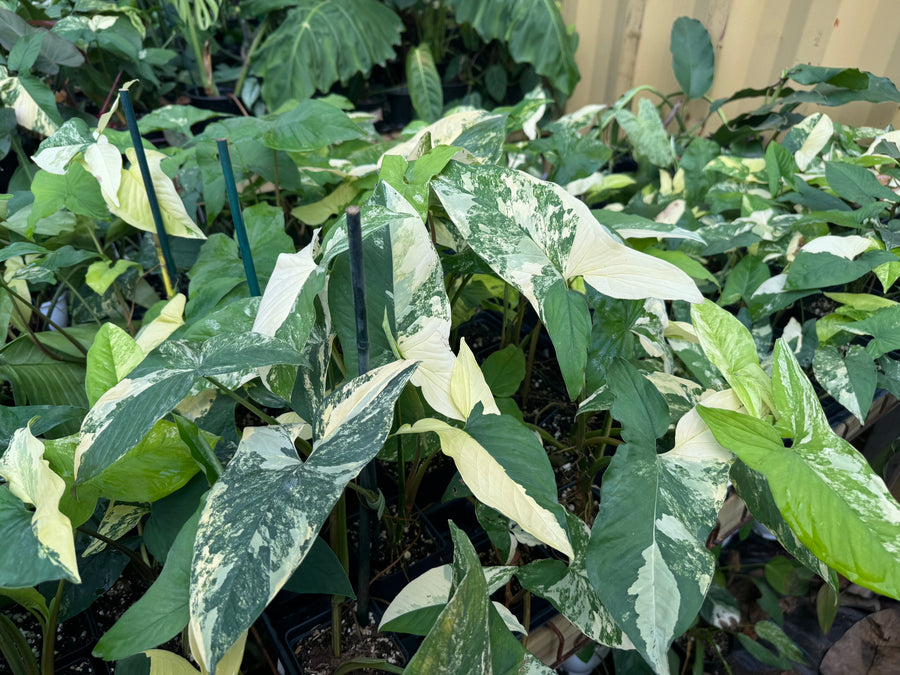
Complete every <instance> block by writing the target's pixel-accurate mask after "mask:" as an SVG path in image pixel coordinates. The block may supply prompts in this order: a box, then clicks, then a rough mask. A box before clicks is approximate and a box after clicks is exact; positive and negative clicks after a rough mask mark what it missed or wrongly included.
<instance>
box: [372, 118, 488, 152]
mask: <svg viewBox="0 0 900 675" xmlns="http://www.w3.org/2000/svg"><path fill="white" fill-rule="evenodd" d="M505 125H506V115H495V114H493V113H489V112H487V111H485V110H463V111H461V112H458V113H453V114H452V115H447V116H446V117H442V118H441V119H439V120H438V121H437V122H435V123H434V124H430V125H429V126H427V127H425V128H423V129H420V130H419V131H418V132H416V134H415V136H413V137H412V138H410V139H409V140H408V141H404V142H403V143H399V144H398V145H395V146H394V147H393V148H391V149H390V150H388V151H387V152H386V153H384V154H386V155H400V156H401V157H403V158H405V159H408V160H413V159H418V158H419V157H420V156H421V155H423V154H425V153H426V152H428V151H429V150H432V149H434V148H436V147H437V146H439V145H455V146H457V147H460V148H465V149H466V150H467V151H468V152H469V153H471V155H472V157H473V158H475V159H476V160H478V161H480V162H495V161H497V159H499V157H500V155H501V152H502V147H503V141H504V140H505V139H506V127H505Z"/></svg>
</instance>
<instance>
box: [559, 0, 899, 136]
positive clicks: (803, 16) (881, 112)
mask: <svg viewBox="0 0 900 675" xmlns="http://www.w3.org/2000/svg"><path fill="white" fill-rule="evenodd" d="M562 8H563V14H564V16H565V18H566V21H567V23H570V24H574V25H575V28H576V30H577V31H578V33H579V37H580V39H579V46H578V53H577V55H576V59H577V61H578V67H579V68H580V69H581V82H579V83H578V86H577V87H576V89H575V92H574V94H573V96H572V98H571V99H570V101H569V105H568V108H569V109H570V110H574V109H576V108H578V107H580V106H582V105H585V104H587V103H611V102H612V101H614V100H615V99H616V98H618V97H619V96H621V95H622V94H623V93H625V92H626V91H628V90H629V89H630V88H632V87H634V86H637V85H641V84H651V85H653V86H655V87H657V88H658V89H660V90H661V91H663V92H664V93H671V92H674V91H677V90H678V89H679V87H678V84H677V82H676V81H675V77H674V75H673V74H672V57H671V53H670V52H669V35H670V32H671V30H672V23H673V22H674V21H675V19H677V18H678V17H679V16H690V17H693V18H695V19H698V20H700V21H701V22H702V23H703V25H704V26H706V29H707V30H708V31H709V33H710V36H711V38H712V42H713V47H714V48H715V52H716V77H715V81H714V82H713V87H712V89H711V91H710V92H709V94H710V96H711V97H712V98H713V99H716V98H721V97H724V96H728V95H730V94H731V93H733V92H735V91H737V90H739V89H743V88H745V87H756V88H759V87H763V86H765V85H768V84H772V83H773V82H775V81H777V80H778V78H779V77H780V76H781V73H782V71H784V70H786V69H788V68H790V67H791V66H794V65H796V64H797V63H810V64H813V65H823V66H843V67H858V68H861V69H862V70H867V71H870V72H872V73H874V74H875V75H882V76H886V77H889V78H891V80H892V81H893V82H894V83H895V84H898V85H900V0H562ZM759 103H761V100H760V99H751V100H750V101H748V102H741V103H735V104H730V105H729V106H727V107H726V108H725V112H726V114H728V115H729V116H733V115H735V114H737V113H738V112H741V111H743V110H748V109H752V108H753V107H755V105H759ZM804 110H806V111H811V110H812V108H807V109H804ZM704 112H705V104H697V103H695V104H692V106H691V107H690V108H689V114H690V116H691V117H693V118H696V116H697V115H701V114H703V113H704ZM828 113H829V115H831V116H832V117H833V118H834V119H836V120H838V121H841V122H845V123H849V124H855V125H869V126H876V127H885V126H887V125H888V124H890V123H892V124H894V126H900V107H898V106H897V105H894V104H891V103H882V104H877V105H875V104H868V103H853V104H850V105H846V106H843V107H841V108H831V109H828Z"/></svg>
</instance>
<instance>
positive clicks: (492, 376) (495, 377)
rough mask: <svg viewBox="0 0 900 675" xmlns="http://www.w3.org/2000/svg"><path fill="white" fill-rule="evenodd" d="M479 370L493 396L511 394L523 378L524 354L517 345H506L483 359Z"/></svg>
mask: <svg viewBox="0 0 900 675" xmlns="http://www.w3.org/2000/svg"><path fill="white" fill-rule="evenodd" d="M481 372H482V373H483V374H484V379H485V381H486V382H487V385H488V386H489V387H490V388H491V393H492V394H493V395H494V396H512V395H513V394H515V393H516V391H517V390H518V389H519V385H520V384H522V380H523V379H525V354H523V353H522V350H521V349H520V348H519V347H516V346H515V345H507V346H506V348H504V349H501V350H500V351H497V352H494V353H493V354H491V355H490V356H488V357H487V358H486V359H485V361H484V363H483V364H481Z"/></svg>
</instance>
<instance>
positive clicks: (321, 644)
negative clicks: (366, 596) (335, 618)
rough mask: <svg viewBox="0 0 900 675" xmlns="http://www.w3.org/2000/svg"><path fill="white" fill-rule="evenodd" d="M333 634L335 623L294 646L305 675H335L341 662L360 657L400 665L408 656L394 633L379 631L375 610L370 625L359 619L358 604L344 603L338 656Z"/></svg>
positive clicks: (367, 672)
mask: <svg viewBox="0 0 900 675" xmlns="http://www.w3.org/2000/svg"><path fill="white" fill-rule="evenodd" d="M331 635H332V631H331V624H330V623H325V624H322V625H319V626H316V627H315V628H313V629H312V630H311V631H310V632H309V633H308V634H307V635H306V636H304V637H302V638H301V639H300V640H299V641H298V642H297V643H296V644H293V645H291V648H292V649H293V651H294V653H295V654H296V655H297V660H298V661H299V662H300V664H301V666H302V668H303V672H304V675H331V674H332V673H334V671H335V670H336V669H337V668H338V667H339V666H340V665H341V664H344V663H347V662H348V661H351V660H353V659H356V658H369V659H384V660H386V661H388V662H389V663H392V664H394V665H397V666H402V665H404V664H405V663H406V656H405V655H404V653H403V651H402V649H401V648H400V645H399V644H398V643H397V641H396V640H395V639H394V638H393V636H391V635H389V634H385V633H379V632H378V622H377V621H376V619H375V617H374V615H373V614H372V613H371V612H370V613H369V622H368V624H365V625H363V624H361V623H360V622H359V621H358V620H357V618H356V605H355V603H353V604H349V603H348V604H346V605H344V607H343V611H342V613H341V655H340V656H338V657H336V656H335V655H334V652H333V650H332V645H331ZM352 672H353V673H359V674H360V675H376V674H377V673H381V672H383V671H379V670H373V669H370V668H361V669H359V670H353V671H352Z"/></svg>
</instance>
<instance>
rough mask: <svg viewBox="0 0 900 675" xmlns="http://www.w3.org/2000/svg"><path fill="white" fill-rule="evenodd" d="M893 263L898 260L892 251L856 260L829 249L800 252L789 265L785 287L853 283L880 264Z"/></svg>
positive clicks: (805, 288)
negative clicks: (830, 251) (815, 251)
mask: <svg viewBox="0 0 900 675" xmlns="http://www.w3.org/2000/svg"><path fill="white" fill-rule="evenodd" d="M890 262H898V258H897V255H896V254H894V253H891V252H890V251H866V252H865V253H863V254H862V255H861V256H859V257H858V258H856V259H855V260H848V259H847V258H844V257H842V256H838V255H834V254H833V253H828V252H825V251H823V252H821V253H809V252H807V251H800V252H799V253H797V256H796V257H795V258H794V262H792V263H791V266H790V267H789V268H788V273H787V282H786V283H785V289H787V290H790V291H799V290H807V289H821V288H827V287H829V286H837V285H839V284H846V283H850V282H851V281H855V280H856V279H859V278H860V277H861V276H863V275H864V274H867V273H868V272H871V271H872V270H873V269H875V268H876V267H878V266H879V265H883V264H885V263H890Z"/></svg>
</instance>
